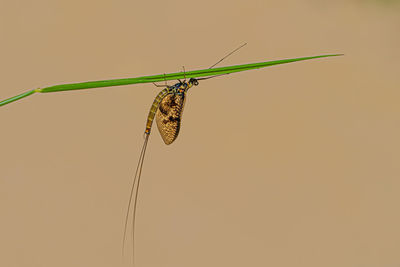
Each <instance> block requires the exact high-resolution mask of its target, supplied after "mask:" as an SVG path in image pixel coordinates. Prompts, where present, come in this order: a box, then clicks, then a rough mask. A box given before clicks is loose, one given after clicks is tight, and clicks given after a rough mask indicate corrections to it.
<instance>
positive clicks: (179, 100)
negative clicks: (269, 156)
mask: <svg viewBox="0 0 400 267" xmlns="http://www.w3.org/2000/svg"><path fill="white" fill-rule="evenodd" d="M244 45H245V44H244ZM244 45H242V46H240V47H239V48H237V49H235V50H234V51H232V52H231V53H229V54H228V55H226V56H225V57H223V58H222V59H220V60H219V61H218V62H217V63H215V64H214V65H212V66H211V67H210V68H208V69H201V70H194V71H188V72H186V71H185V69H184V70H183V72H177V73H169V74H164V75H161V74H159V75H150V76H142V77H136V78H123V79H112V80H102V81H89V82H81V83H71V84H60V85H54V86H49V87H45V88H37V89H33V90H30V91H27V92H24V93H22V94H19V95H16V96H14V97H10V98H8V99H5V100H3V101H0V106H4V105H7V104H9V103H12V102H15V101H17V100H21V99H23V98H26V97H28V96H31V95H33V94H35V93H51V92H60V91H71V90H81V89H91V88H99V87H111V86H119V85H129V84H138V83H155V82H160V81H165V85H162V86H160V85H156V86H157V87H164V89H163V90H162V91H161V92H159V93H158V95H157V96H156V98H155V99H154V101H153V104H152V106H151V108H150V112H149V114H148V117H147V122H146V128H145V132H144V143H143V146H142V149H141V152H140V156H139V160H138V163H137V166H136V171H135V176H134V179H133V184H132V187H131V192H130V197H129V203H128V209H127V213H126V217H125V227H124V236H123V246H122V251H124V248H125V239H126V232H127V227H128V221H129V215H130V211H131V207H132V201H133V213H132V228H131V229H132V238H133V244H132V249H133V252H134V234H135V219H136V206H137V199H138V192H139V185H140V178H141V174H142V169H143V163H144V158H145V154H146V149H147V144H148V141H149V137H150V133H151V128H152V124H153V120H154V118H155V120H156V124H157V127H158V130H159V132H160V134H161V137H162V139H163V141H164V143H165V144H167V145H169V144H171V143H173V142H174V141H175V140H176V138H177V136H178V134H179V131H180V127H181V121H182V113H183V109H184V105H185V100H186V97H187V93H188V90H189V89H190V88H192V87H193V86H197V85H198V84H199V81H201V80H206V79H210V78H214V77H217V76H221V75H226V74H231V73H235V72H241V71H245V70H253V69H259V68H264V67H268V66H273V65H279V64H286V63H291V62H296V61H303V60H309V59H316V58H324V57H333V56H340V55H342V54H328V55H319V56H311V57H301V58H291V59H281V60H274V61H265V62H259V63H249V64H242V65H234V66H227V67H218V68H214V66H216V65H217V64H219V63H220V62H221V61H223V60H224V59H225V58H226V57H228V56H230V55H231V54H232V53H234V52H235V51H237V50H238V49H240V48H241V47H243V46H244ZM180 79H184V80H183V81H181V80H180ZM187 79H188V80H187ZM168 80H178V82H177V83H175V84H174V85H172V86H169V85H167V84H166V82H167V81H168Z"/></svg>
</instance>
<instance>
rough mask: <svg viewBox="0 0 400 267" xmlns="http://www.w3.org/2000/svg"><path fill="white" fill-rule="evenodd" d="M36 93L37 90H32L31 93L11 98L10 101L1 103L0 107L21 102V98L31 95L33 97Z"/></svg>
mask: <svg viewBox="0 0 400 267" xmlns="http://www.w3.org/2000/svg"><path fill="white" fill-rule="evenodd" d="M36 92H37V91H36V90H30V91H28V92H25V93H22V94H20V95H16V96H13V97H10V98H8V99H6V100H3V101H1V102H0V106H4V105H6V104H8V103H11V102H14V101H17V100H20V99H21V98H24V97H27V96H30V95H32V94H34V93H36Z"/></svg>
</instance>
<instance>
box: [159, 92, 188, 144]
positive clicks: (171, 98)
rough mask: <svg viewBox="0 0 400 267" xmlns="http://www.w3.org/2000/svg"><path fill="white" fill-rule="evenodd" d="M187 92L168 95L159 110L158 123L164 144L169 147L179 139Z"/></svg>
mask: <svg viewBox="0 0 400 267" xmlns="http://www.w3.org/2000/svg"><path fill="white" fill-rule="evenodd" d="M185 100H186V92H182V93H181V94H174V93H172V94H168V95H166V96H165V97H164V98H163V100H161V103H160V105H159V107H158V109H157V112H156V122H157V127H158V130H159V132H160V135H161V138H162V139H163V141H164V143H165V144H167V145H169V144H171V143H172V142H174V141H175V139H176V138H177V137H178V134H179V130H180V127H181V120H182V113H183V108H184V106H185Z"/></svg>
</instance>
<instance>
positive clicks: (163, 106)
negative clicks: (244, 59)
mask: <svg viewBox="0 0 400 267" xmlns="http://www.w3.org/2000/svg"><path fill="white" fill-rule="evenodd" d="M245 45H246V43H244V44H243V45H241V46H239V47H238V48H236V49H235V50H233V51H232V52H230V53H229V54H227V55H226V56H224V57H223V58H221V59H220V60H219V61H218V62H216V63H215V64H213V65H212V66H211V67H210V68H209V69H211V68H213V67H214V66H216V65H217V64H218V63H220V62H222V61H223V60H224V59H225V58H227V57H229V56H230V55H232V54H233V53H234V52H236V51H237V50H239V49H240V48H242V47H243V46H245ZM183 72H184V74H185V68H183ZM221 75H224V74H221ZM221 75H214V76H210V77H203V78H197V79H196V78H190V79H189V81H186V77H184V78H185V79H184V80H183V81H181V80H178V83H175V84H174V85H172V86H169V85H167V84H165V85H157V84H154V85H155V86H156V87H165V88H164V89H163V90H162V91H161V92H159V93H158V94H157V96H156V98H155V99H154V101H153V104H152V105H151V108H150V111H149V114H148V116H147V122H146V129H145V131H144V143H143V146H142V150H141V152H140V156H139V160H138V163H137V166H136V171H135V177H134V179H133V184H132V187H131V192H130V197H129V202H128V209H127V212H126V217H125V227H124V236H123V241H122V243H123V244H122V253H124V249H125V241H126V232H127V227H128V221H129V214H130V209H131V205H132V201H133V213H132V242H133V244H132V247H133V254H134V245H135V244H134V242H135V221H136V208H137V200H138V195H139V185H140V178H141V175H142V168H143V162H144V158H145V154H146V148H147V144H148V141H149V137H150V133H151V128H152V125H153V121H154V118H155V119H156V124H157V128H158V131H159V132H160V135H161V138H162V139H163V141H164V143H165V144H166V145H170V144H172V143H173V142H174V141H175V140H176V138H177V137H178V134H179V130H180V128H181V121H182V113H183V109H184V106H185V101H186V94H187V92H188V90H189V89H190V88H191V87H193V86H197V85H199V81H200V80H206V79H210V78H214V77H217V76H221ZM165 82H166V81H165ZM135 188H136V190H135Z"/></svg>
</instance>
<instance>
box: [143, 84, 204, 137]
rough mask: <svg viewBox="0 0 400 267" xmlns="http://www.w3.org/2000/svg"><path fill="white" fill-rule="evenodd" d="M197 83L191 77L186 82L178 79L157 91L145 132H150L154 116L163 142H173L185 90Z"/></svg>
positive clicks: (178, 125)
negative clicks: (177, 81) (171, 84)
mask: <svg viewBox="0 0 400 267" xmlns="http://www.w3.org/2000/svg"><path fill="white" fill-rule="evenodd" d="M198 84H199V83H198V81H197V80H196V79H194V78H191V79H190V80H189V81H188V82H186V81H183V82H181V81H179V83H176V84H174V85H173V86H166V88H164V89H163V90H162V91H161V92H159V93H158V95H157V96H156V98H155V99H154V101H153V104H152V106H151V108H150V112H149V115H148V117H147V123H146V130H145V134H146V135H149V134H150V131H151V126H152V124H153V120H154V117H156V122H157V128H158V130H159V132H160V135H161V138H162V139H163V141H164V143H165V144H167V145H169V144H171V143H172V142H174V141H175V139H176V138H177V137H178V134H179V130H180V127H181V121H182V113H183V108H184V106H185V100H186V94H187V91H188V89H189V88H191V87H192V86H193V85H198Z"/></svg>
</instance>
